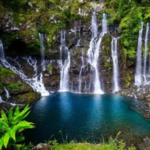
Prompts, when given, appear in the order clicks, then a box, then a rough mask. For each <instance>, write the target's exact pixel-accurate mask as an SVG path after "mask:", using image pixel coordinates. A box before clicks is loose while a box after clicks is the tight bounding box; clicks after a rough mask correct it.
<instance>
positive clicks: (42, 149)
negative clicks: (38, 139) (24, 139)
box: [32, 143, 51, 150]
mask: <svg viewBox="0 0 150 150" xmlns="http://www.w3.org/2000/svg"><path fill="white" fill-rule="evenodd" d="M32 150H51V146H50V145H48V144H46V143H39V144H38V145H36V146H35V147H33V148H32Z"/></svg>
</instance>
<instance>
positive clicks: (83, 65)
mask: <svg viewBox="0 0 150 150" xmlns="http://www.w3.org/2000/svg"><path fill="white" fill-rule="evenodd" d="M83 55H84V51H83V50H82V55H81V68H80V72H79V79H78V82H79V87H78V92H79V93H81V88H82V86H81V85H82V71H83V68H84V67H85V64H84V56H83Z"/></svg>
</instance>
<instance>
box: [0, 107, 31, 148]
mask: <svg viewBox="0 0 150 150" xmlns="http://www.w3.org/2000/svg"><path fill="white" fill-rule="evenodd" d="M29 109H30V108H29V106H28V105H27V106H26V107H25V108H24V109H23V110H22V111H20V110H19V107H17V108H16V109H15V110H14V111H13V107H12V108H10V110H9V112H8V116H7V115H6V113H5V112H4V111H3V110H2V111H1V118H0V149H2V148H3V147H5V148H10V147H14V148H15V149H16V150H19V149H25V147H24V146H23V145H21V144H17V143H19V142H22V141H23V140H24V139H25V137H24V136H23V135H22V131H23V130H25V129H31V128H34V125H33V123H31V122H28V121H25V120H24V119H25V118H26V117H27V116H28V115H29V113H30V111H29ZM23 147H24V148H23Z"/></svg>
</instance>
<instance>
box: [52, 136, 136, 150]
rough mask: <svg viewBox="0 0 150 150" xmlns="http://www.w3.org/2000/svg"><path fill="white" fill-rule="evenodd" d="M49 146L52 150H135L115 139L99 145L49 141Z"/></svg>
mask: <svg viewBox="0 0 150 150" xmlns="http://www.w3.org/2000/svg"><path fill="white" fill-rule="evenodd" d="M49 144H51V145H53V146H52V150H136V148H135V147H134V146H131V147H128V148H126V144H125V143H124V142H123V141H122V140H118V139H117V138H115V139H113V138H110V140H109V142H108V143H106V142H102V143H99V144H90V143H87V142H83V143H75V142H70V143H63V144H58V143H57V141H50V142H49Z"/></svg>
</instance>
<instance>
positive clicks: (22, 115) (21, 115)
mask: <svg viewBox="0 0 150 150" xmlns="http://www.w3.org/2000/svg"><path fill="white" fill-rule="evenodd" d="M29 109H30V108H29V105H27V106H26V107H25V108H24V109H23V111H21V112H20V113H18V114H17V113H16V115H15V117H14V118H13V121H14V122H19V121H21V120H22V119H24V118H25V117H26V116H27V115H28V114H29V113H28V114H26V113H27V111H28V110H29Z"/></svg>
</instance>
